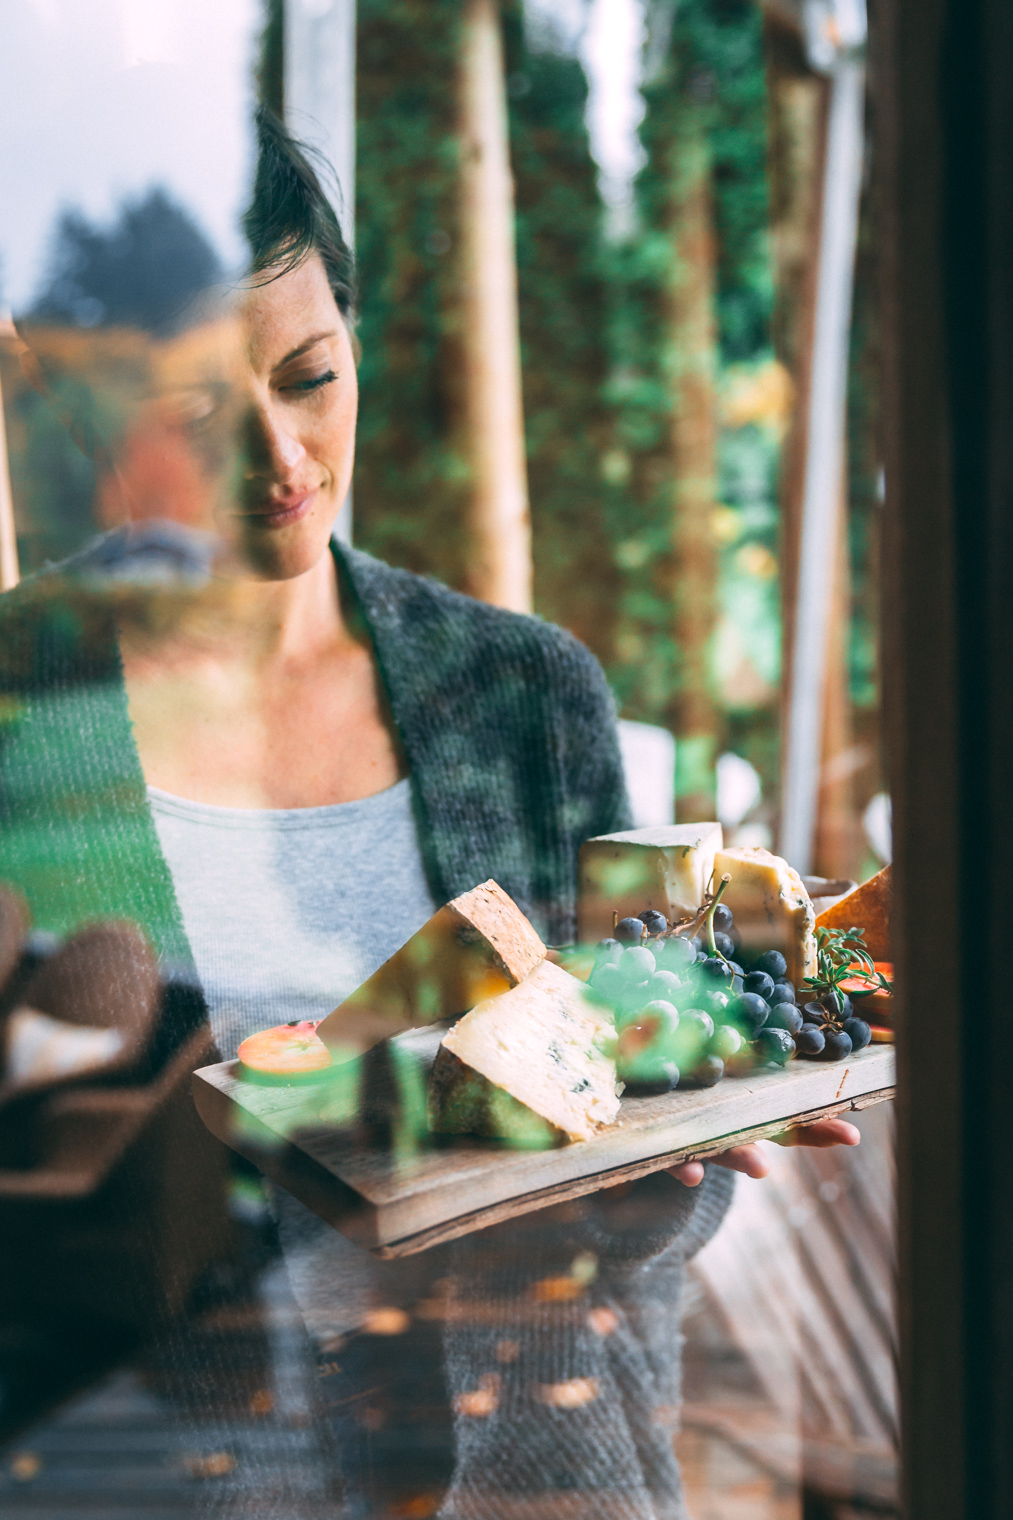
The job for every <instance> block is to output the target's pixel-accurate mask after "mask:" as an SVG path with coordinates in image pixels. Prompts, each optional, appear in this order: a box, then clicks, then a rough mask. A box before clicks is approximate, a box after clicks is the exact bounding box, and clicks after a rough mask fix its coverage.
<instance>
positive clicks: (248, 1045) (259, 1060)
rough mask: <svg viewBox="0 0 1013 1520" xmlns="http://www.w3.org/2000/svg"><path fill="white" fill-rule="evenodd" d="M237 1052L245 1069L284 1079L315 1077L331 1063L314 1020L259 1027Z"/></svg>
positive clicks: (290, 1080)
mask: <svg viewBox="0 0 1013 1520" xmlns="http://www.w3.org/2000/svg"><path fill="white" fill-rule="evenodd" d="M238 1054H239V1059H240V1061H241V1062H242V1064H243V1067H244V1068H245V1070H246V1072H249V1073H256V1075H257V1076H259V1077H273V1078H275V1079H276V1080H279V1081H287V1082H293V1081H299V1080H300V1078H302V1079H305V1078H308V1077H314V1076H316V1075H317V1074H318V1073H319V1072H321V1071H324V1070H325V1069H326V1068H327V1067H328V1066H330V1064H331V1056H330V1052H329V1051H328V1049H327V1046H326V1045H325V1044H324V1042H323V1040H321V1039H320V1038H319V1037H318V1035H317V1026H316V1021H314V1020H313V1019H300V1020H297V1021H296V1022H295V1023H292V1024H275V1026H274V1028H273V1029H261V1030H259V1031H258V1032H257V1033H256V1034H251V1035H250V1036H249V1038H248V1039H245V1040H244V1041H243V1043H242V1044H241V1045H240V1047H239V1052H238Z"/></svg>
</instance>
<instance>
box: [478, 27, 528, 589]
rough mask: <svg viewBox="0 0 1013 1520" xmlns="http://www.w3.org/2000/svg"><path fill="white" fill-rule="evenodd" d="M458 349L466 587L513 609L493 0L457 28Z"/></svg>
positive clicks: (518, 440) (518, 574) (515, 434)
mask: <svg viewBox="0 0 1013 1520" xmlns="http://www.w3.org/2000/svg"><path fill="white" fill-rule="evenodd" d="M460 89H461V179H462V185H461V189H462V205H461V235H462V244H463V247H462V260H463V273H464V293H463V301H462V306H463V311H462V335H461V336H462V347H463V351H464V356H465V383H466V392H467V400H466V407H467V419H466V434H467V444H466V448H467V455H468V462H469V465H470V468H471V479H472V490H471V501H470V508H469V513H468V522H467V531H468V537H469V548H468V557H467V558H468V572H467V590H468V591H469V592H470V593H471V594H472V595H473V596H477V597H480V598H481V599H482V600H483V601H486V602H493V603H495V604H496V605H497V606H499V607H508V608H510V609H512V610H513V611H514V612H530V610H531V585H532V568H531V522H530V517H529V514H528V488H527V467H526V461H525V451H524V414H523V407H522V402H521V358H520V331H519V324H518V311H517V266H516V258H515V252H514V224H513V216H514V205H513V180H512V176H511V173H510V154H509V142H508V136H507V105H506V88H505V82H504V77H503V44H502V38H501V36H500V21H499V12H498V7H497V5H496V4H495V3H494V0H469V3H468V5H467V8H466V11H465V16H464V22H463V27H462V58H461V77H460Z"/></svg>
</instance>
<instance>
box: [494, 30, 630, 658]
mask: <svg viewBox="0 0 1013 1520" xmlns="http://www.w3.org/2000/svg"><path fill="white" fill-rule="evenodd" d="M505 30H506V42H507V71H508V74H507V84H508V91H509V97H510V131H511V152H512V159H513V170H514V181H515V194H516V205H517V264H518V283H519V291H520V321H521V351H522V361H523V372H524V418H525V431H526V436H527V453H528V491H529V495H530V500H531V518H532V530H533V543H534V564H535V607H536V610H537V611H538V612H540V613H541V614H542V616H543V617H546V618H549V619H551V620H552V621H553V622H556V623H560V624H562V625H563V626H564V627H566V628H569V629H570V630H571V631H572V632H573V633H575V634H576V635H577V637H578V638H580V639H582V640H583V641H584V643H586V644H587V645H588V646H589V647H590V648H591V649H592V650H593V651H594V652H595V654H596V655H597V656H598V658H599V659H600V660H602V662H603V663H604V664H605V665H606V667H608V666H610V665H611V664H612V663H613V661H614V659H615V610H616V605H617V599H618V592H619V585H620V579H621V572H620V570H619V567H618V565H617V563H616V559H615V554H614V552H613V551H614V543H613V538H614V523H613V521H612V519H611V517H610V515H609V487H608V483H607V480H606V478H605V477H606V474H607V472H608V471H609V469H610V468H614V463H615V461H614V458H613V457H612V453H611V450H612V446H613V436H612V435H613V426H612V416H611V410H610V408H609V406H608V404H607V401H606V396H605V386H606V382H607V379H608V372H609V363H610V335H609V314H610V304H611V285H610V281H611V278H612V277H613V276H614V270H613V268H612V264H613V263H614V259H613V256H612V253H611V250H610V248H609V247H608V245H607V244H606V243H605V242H604V240H603V237H602V204H601V198H600V196H599V193H598V186H597V178H596V167H595V163H594V160H593V158H592V157H591V150H590V144H589V141H588V132H587V126H586V123H585V119H584V112H585V108H586V104H587V79H586V77H585V74H584V70H583V68H582V67H581V65H580V63H579V62H578V61H577V59H576V58H572V57H567V56H564V55H561V54H559V53H554V52H550V51H533V50H532V49H531V48H529V47H528V46H527V45H526V41H525V34H524V29H523V26H522V7H521V6H520V4H519V3H515V4H511V5H509V6H508V7H507V9H506V17H505ZM620 468H621V466H620Z"/></svg>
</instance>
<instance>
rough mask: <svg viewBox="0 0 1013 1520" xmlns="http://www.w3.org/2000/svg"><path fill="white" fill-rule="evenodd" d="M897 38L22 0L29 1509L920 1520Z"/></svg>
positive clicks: (19, 1281) (18, 840) (20, 1211)
mask: <svg viewBox="0 0 1013 1520" xmlns="http://www.w3.org/2000/svg"><path fill="white" fill-rule="evenodd" d="M865 48H866V37H865V20H864V8H863V7H862V6H860V5H858V4H852V3H848V4H845V3H844V0H833V3H831V0H819V3H817V0H807V3H805V4H803V5H800V6H796V5H784V6H766V5H764V6H761V5H760V4H758V3H754V0H683V3H680V4H679V5H678V6H676V5H675V4H674V3H673V4H668V3H664V0H657V3H655V0H652V3H647V0H567V3H565V4H564V3H562V0H552V3H550V0H524V3H521V0H427V4H426V5H424V6H420V5H417V4H414V3H404V0H359V3H358V4H357V5H355V4H352V3H351V0H228V3H219V4H216V5H215V6H214V7H212V8H208V7H206V6H204V7H202V6H197V5H193V4H191V3H190V0H159V3H157V4H156V3H150V0H147V3H142V0H87V3H86V4H82V3H78V4H70V3H68V0H22V3H21V4H20V5H19V6H16V7H13V8H10V9H9V10H8V11H7V12H6V13H5V14H4V15H3V17H2V18H0V73H2V78H3V89H0V124H2V131H3V142H4V153H3V155H2V160H0V203H2V206H3V211H4V215H3V216H2V218H0V282H2V283H0V297H2V311H0V322H2V330H0V389H2V403H3V407H2V417H3V423H4V428H3V435H2V436H3V439H4V446H3V448H2V449H0V582H2V588H3V595H2V596H0V1284H2V1285H3V1286H2V1287H0V1496H2V1501H3V1507H4V1513H5V1514H6V1513H8V1512H9V1513H10V1514H11V1515H20V1514H24V1515H28V1514H37V1513H41V1512H42V1511H43V1510H45V1511H46V1512H47V1513H48V1512H50V1511H52V1513H54V1514H55V1513H56V1512H57V1510H60V1507H61V1506H65V1507H66V1509H67V1512H68V1513H69V1512H74V1511H76V1510H81V1511H82V1512H84V1511H89V1512H91V1511H93V1512H94V1513H96V1514H97V1513H102V1514H115V1513H123V1514H126V1513H132V1514H147V1513H150V1514H152V1515H154V1514H156V1513H157V1514H159V1515H161V1514H166V1515H169V1514H171V1515H173V1516H175V1515H177V1514H178V1515H180V1516H182V1515H184V1514H205V1513H206V1514H222V1515H236V1516H240V1515H242V1516H249V1517H265V1520H266V1517H268V1516H285V1517H286V1520H295V1517H297V1516H299V1517H301V1516H306V1517H310V1516H323V1515H348V1516H352V1515H355V1516H377V1517H380V1516H383V1517H391V1520H394V1517H418V1520H424V1517H427V1516H432V1517H436V1516H440V1517H442V1520H493V1517H496V1520H499V1517H502V1520H535V1517H541V1516H545V1517H553V1520H555V1517H560V1520H570V1517H577V1516H578V1515H579V1516H583V1515H588V1514H592V1513H593V1514H596V1515H601V1516H603V1517H604V1516H608V1517H610V1520H611V1517H613V1516H614V1517H616V1520H681V1517H683V1516H686V1515H691V1516H693V1517H695V1520H745V1517H749V1520H788V1517H792V1520H794V1517H798V1520H803V1517H805V1520H809V1517H810V1516H813V1515H817V1514H818V1515H821V1516H822V1515H827V1516H834V1517H836V1520H844V1517H846V1516H851V1515H853V1514H858V1513H863V1512H868V1511H875V1512H877V1513H896V1512H897V1504H898V1499H897V1427H898V1411H897V1398H896V1391H895V1374H894V1367H895V1352H896V1345H895V1341H896V1322H895V1309H894V1301H893V1282H894V1253H895V1242H894V1218H893V1209H894V1181H893V1177H894V1171H893V1128H892V1122H893V1121H892V1108H891V1104H890V1102H889V1098H890V1095H891V1093H892V1088H893V1067H892V1030H891V1027H890V1018H891V999H890V982H891V978H892V958H891V953H890V937H889V908H890V887H889V869H888V868H889V863H890V859H891V853H892V852H891V832H890V799H889V794H888V790H887V786H886V781H885V774H886V771H885V756H884V753H883V738H882V733H881V728H880V684H879V668H878V661H879V653H878V651H879V619H878V607H879V539H880V513H881V502H882V495H883V490H882V439H881V437H880V430H879V418H880V413H881V405H880V392H879V362H880V355H879V347H878V324H877V318H876V312H877V301H878V295H877V277H878V263H877V254H878V247H877V242H876V237H875V226H876V216H875V213H876V204H875V183H876V180H875V173H874V169H875V164H876V153H877V130H876V98H875V90H874V83H873V85H872V86H870V84H869V81H868V80H867V78H866V73H865ZM588 841H594V843H592V844H588ZM852 893H855V896H854V897H852V896H851V894H852ZM818 915H826V917H825V918H821V919H820V920H819V921H818ZM803 1121H804V1122H803ZM859 1140H860V1143H858V1142H859ZM775 1141H776V1142H779V1143H773V1142H775ZM61 1513H62V1510H61Z"/></svg>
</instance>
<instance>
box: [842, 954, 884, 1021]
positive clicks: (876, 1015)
mask: <svg viewBox="0 0 1013 1520" xmlns="http://www.w3.org/2000/svg"><path fill="white" fill-rule="evenodd" d="M873 965H874V966H875V968H876V970H877V971H878V972H879V973H880V975H881V976H883V977H885V978H886V980H887V981H888V982H889V983H890V985H891V986H892V985H893V962H892V961H873ZM854 969H855V970H856V971H858V970H859V968H858V967H857V966H856V967H855V968H854ZM840 987H841V991H842V992H847V993H848V994H849V995H850V996H851V997H852V999H853V1001H854V1004H855V1012H856V1013H857V1014H858V1015H859V1017H860V1018H863V1019H866V1020H867V1021H868V1022H869V1023H870V1024H889V1023H890V1014H891V1011H892V1008H893V997H892V995H891V993H889V992H883V991H882V989H879V988H877V990H876V991H875V992H870V991H869V982H868V979H867V978H866V977H865V976H864V975H862V974H859V975H857V976H849V977H846V978H845V980H844V981H843V982H841V983H840ZM856 993H857V994H858V996H857V997H856V996H855V994H856Z"/></svg>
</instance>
